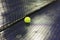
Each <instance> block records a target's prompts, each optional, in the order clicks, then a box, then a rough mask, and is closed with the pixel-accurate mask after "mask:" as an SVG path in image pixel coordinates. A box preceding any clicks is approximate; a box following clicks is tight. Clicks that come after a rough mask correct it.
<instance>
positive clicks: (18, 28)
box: [1, 0, 60, 40]
mask: <svg viewBox="0 0 60 40" xmlns="http://www.w3.org/2000/svg"><path fill="white" fill-rule="evenodd" d="M59 8H60V1H58V0H57V1H56V2H55V3H52V4H50V5H48V6H47V7H45V8H43V9H42V10H39V11H37V12H34V14H32V15H29V16H30V17H31V19H32V21H31V23H29V24H26V23H24V21H23V20H21V21H20V22H18V23H17V24H15V25H13V26H12V27H10V28H8V29H6V30H5V31H2V32H1V40H60V38H59V37H60V9H59Z"/></svg>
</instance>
